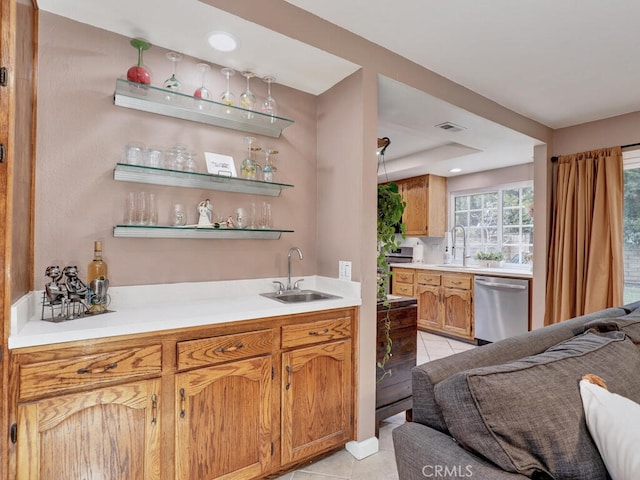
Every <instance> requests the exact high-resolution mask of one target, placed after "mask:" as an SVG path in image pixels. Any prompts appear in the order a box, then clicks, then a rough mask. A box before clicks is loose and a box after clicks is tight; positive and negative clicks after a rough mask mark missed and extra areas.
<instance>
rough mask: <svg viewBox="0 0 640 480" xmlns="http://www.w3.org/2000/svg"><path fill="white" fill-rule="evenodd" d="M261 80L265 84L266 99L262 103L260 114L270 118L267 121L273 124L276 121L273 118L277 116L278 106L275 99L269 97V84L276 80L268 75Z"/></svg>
mask: <svg viewBox="0 0 640 480" xmlns="http://www.w3.org/2000/svg"><path fill="white" fill-rule="evenodd" d="M262 80H264V81H265V82H267V98H265V100H264V102H262V113H264V114H265V115H269V116H270V117H271V118H270V119H269V120H270V121H271V123H274V122H275V121H276V119H275V118H274V117H275V116H276V115H277V114H278V104H277V103H276V99H275V98H273V97H272V96H271V84H272V83H273V82H275V81H276V78H275V77H273V76H271V75H269V76H266V77H264V78H263V79H262Z"/></svg>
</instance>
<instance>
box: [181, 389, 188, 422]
mask: <svg viewBox="0 0 640 480" xmlns="http://www.w3.org/2000/svg"><path fill="white" fill-rule="evenodd" d="M186 404H187V399H186V398H185V396H184V388H181V389H180V418H184V415H185V407H186Z"/></svg>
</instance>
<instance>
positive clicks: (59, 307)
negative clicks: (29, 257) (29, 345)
mask: <svg viewBox="0 0 640 480" xmlns="http://www.w3.org/2000/svg"><path fill="white" fill-rule="evenodd" d="M45 275H46V276H47V277H49V278H50V279H51V281H50V282H47V283H46V284H45V288H44V292H43V294H42V315H41V319H42V320H44V321H47V322H55V323H58V322H63V321H65V320H73V319H76V318H82V317H86V316H93V315H98V314H101V313H108V312H110V311H111V310H108V309H107V307H108V306H109V303H110V301H111V298H110V297H109V295H108V294H107V290H108V289H109V280H108V279H96V280H93V281H91V282H90V283H89V287H87V286H86V285H85V284H84V282H83V281H82V280H80V279H79V278H78V267H76V266H75V265H69V266H66V267H64V269H62V270H61V269H60V267H59V266H57V265H52V266H49V267H47V270H46V272H45ZM63 276H64V277H65V280H64V281H62V277H63Z"/></svg>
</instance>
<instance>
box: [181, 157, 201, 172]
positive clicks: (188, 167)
mask: <svg viewBox="0 0 640 480" xmlns="http://www.w3.org/2000/svg"><path fill="white" fill-rule="evenodd" d="M184 156H185V162H184V170H185V172H197V171H198V164H197V162H196V157H197V156H198V154H197V153H196V152H185V154H184Z"/></svg>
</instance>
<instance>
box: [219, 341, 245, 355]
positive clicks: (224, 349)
mask: <svg viewBox="0 0 640 480" xmlns="http://www.w3.org/2000/svg"><path fill="white" fill-rule="evenodd" d="M242 347H244V344H242V343H239V344H238V345H236V346H235V347H218V348H216V353H227V352H235V351H236V350H240V349H241V348H242Z"/></svg>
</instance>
